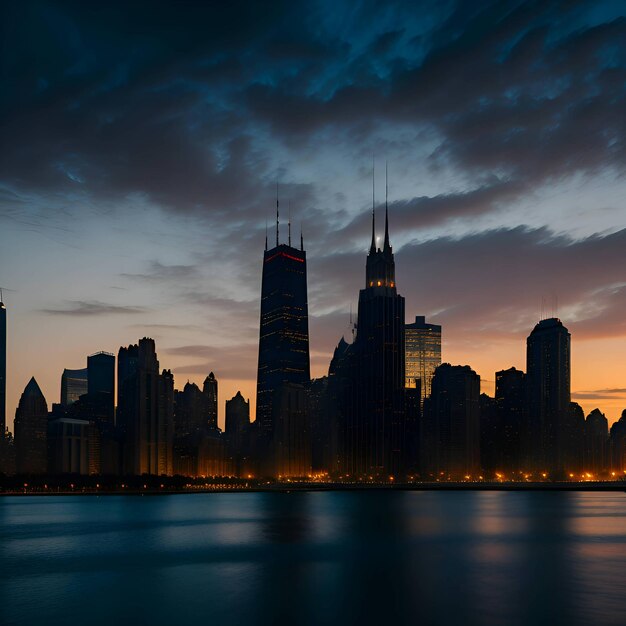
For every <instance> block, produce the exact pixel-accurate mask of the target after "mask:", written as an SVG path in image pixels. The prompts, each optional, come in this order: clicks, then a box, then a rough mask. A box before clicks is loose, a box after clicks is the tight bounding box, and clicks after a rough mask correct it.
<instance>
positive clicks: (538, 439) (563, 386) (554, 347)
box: [524, 318, 571, 476]
mask: <svg viewBox="0 0 626 626" xmlns="http://www.w3.org/2000/svg"><path fill="white" fill-rule="evenodd" d="M526 371H527V374H526V376H527V378H526V384H527V392H528V421H527V428H526V441H525V442H524V448H525V450H524V456H525V461H526V463H525V464H526V465H528V467H529V469H530V470H532V471H534V472H535V473H549V474H551V475H552V476H556V475H561V474H564V473H565V472H566V459H567V422H568V419H567V418H568V411H569V407H570V401H571V394H570V372H571V367H570V334H569V332H568V330H567V328H565V326H563V324H562V322H561V320H559V319H556V318H550V319H545V320H541V321H540V322H539V323H538V324H537V325H536V326H535V328H534V329H533V331H532V332H531V333H530V335H529V337H528V339H527V342H526Z"/></svg>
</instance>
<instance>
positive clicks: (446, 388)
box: [427, 363, 481, 479]
mask: <svg viewBox="0 0 626 626" xmlns="http://www.w3.org/2000/svg"><path fill="white" fill-rule="evenodd" d="M427 419H428V422H429V428H430V438H429V439H430V440H429V444H430V445H431V446H432V448H433V453H434V454H433V455H432V457H431V459H430V461H431V463H432V465H431V471H432V472H433V473H434V474H435V475H437V476H439V475H441V474H442V473H443V475H444V476H446V477H448V476H449V477H451V478H454V479H462V478H463V477H464V476H474V477H476V476H477V475H478V474H479V472H480V469H481V467H480V376H478V374H476V372H475V371H474V370H473V369H471V368H470V367H469V366H468V365H450V364H449V363H444V364H442V365H440V366H439V367H438V368H437V369H436V370H435V376H434V377H433V385H432V393H431V396H430V398H429V401H428V404H427Z"/></svg>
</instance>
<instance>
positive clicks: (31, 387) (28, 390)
mask: <svg viewBox="0 0 626 626" xmlns="http://www.w3.org/2000/svg"><path fill="white" fill-rule="evenodd" d="M23 395H25V396H43V393H42V392H41V388H40V387H39V385H38V384H37V381H36V380H35V377H34V376H33V377H32V378H31V379H30V380H29V381H28V385H26V387H25V388H24V394H23Z"/></svg>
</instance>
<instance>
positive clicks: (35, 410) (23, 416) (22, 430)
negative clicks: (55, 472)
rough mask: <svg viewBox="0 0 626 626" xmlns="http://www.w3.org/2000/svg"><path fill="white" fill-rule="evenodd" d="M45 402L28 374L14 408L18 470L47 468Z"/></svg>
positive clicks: (27, 471)
mask: <svg viewBox="0 0 626 626" xmlns="http://www.w3.org/2000/svg"><path fill="white" fill-rule="evenodd" d="M47 428H48V404H47V402H46V399H45V398H44V395H43V393H42V392H41V389H40V388H39V385H38V384H37V381H36V380H35V378H34V377H33V378H31V379H30V381H29V383H28V384H27V385H26V388H25V389H24V392H23V393H22V396H21V398H20V402H19V405H18V407H17V411H16V412H15V446H16V450H15V452H16V465H17V472H18V474H45V473H46V470H47Z"/></svg>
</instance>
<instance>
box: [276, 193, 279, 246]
mask: <svg viewBox="0 0 626 626" xmlns="http://www.w3.org/2000/svg"><path fill="white" fill-rule="evenodd" d="M278 217H279V216H278V181H276V246H277V247H278Z"/></svg>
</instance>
